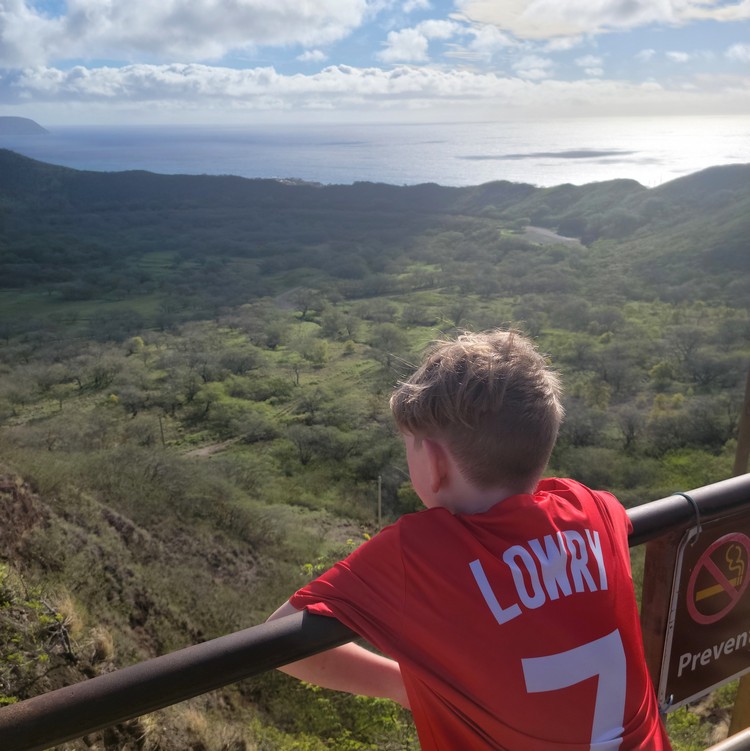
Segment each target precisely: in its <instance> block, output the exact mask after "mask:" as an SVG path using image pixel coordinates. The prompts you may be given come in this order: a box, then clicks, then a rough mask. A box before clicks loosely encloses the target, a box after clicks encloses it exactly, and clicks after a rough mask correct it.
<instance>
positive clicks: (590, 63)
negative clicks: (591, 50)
mask: <svg viewBox="0 0 750 751" xmlns="http://www.w3.org/2000/svg"><path fill="white" fill-rule="evenodd" d="M603 62H604V60H603V58H601V57H598V56H597V55H584V56H583V57H578V58H576V60H575V64H576V65H577V66H578V67H579V68H583V72H584V73H585V74H586V75H587V76H594V77H597V78H598V77H599V76H602V75H604V68H603V67H602V63H603Z"/></svg>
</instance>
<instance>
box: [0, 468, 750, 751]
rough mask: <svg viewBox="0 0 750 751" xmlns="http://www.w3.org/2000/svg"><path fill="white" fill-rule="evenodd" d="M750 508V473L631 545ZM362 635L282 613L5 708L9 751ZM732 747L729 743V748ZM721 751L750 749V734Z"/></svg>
mask: <svg viewBox="0 0 750 751" xmlns="http://www.w3.org/2000/svg"><path fill="white" fill-rule="evenodd" d="M743 507H746V508H747V507H750V474H746V475H741V476H739V477H733V478H731V479H728V480H723V481H722V482H718V483H715V484H713V485H706V486H704V487H701V488H697V489H695V490H691V491H689V492H688V493H680V494H677V493H676V494H674V495H671V496H668V497H666V498H662V499H660V500H658V501H652V502H651V503H646V504H644V505H642V506H638V507H636V508H633V509H630V510H629V511H628V515H629V517H630V520H631V522H632V524H633V531H632V533H631V535H630V546H631V547H633V546H636V545H640V544H642V543H645V542H648V541H649V540H653V539H655V538H656V537H659V536H661V535H663V534H665V533H667V532H679V531H680V530H681V529H688V528H689V527H691V526H694V525H695V524H696V522H697V521H698V518H699V519H700V521H709V520H711V519H715V518H718V517H721V516H724V515H726V514H729V513H732V512H736V511H739V510H740V509H742V508H743ZM354 637H355V634H354V632H352V631H351V630H350V629H348V628H347V627H346V626H344V625H343V624H342V623H340V622H338V621H336V620H335V619H333V618H326V617H323V616H314V615H309V614H307V613H298V614H296V615H291V616H287V617H286V618H280V619H278V620H275V621H271V622H269V623H264V624H261V625H259V626H254V627H252V628H248V629H245V630H244V631H239V632H237V633H234V634H230V635H228V636H222V637H220V638H218V639H213V640H211V641H207V642H204V643H202V644H196V645H193V646H191V647H186V648H185V649H181V650H178V651H176V652H172V653H170V654H167V655H163V656H161V657H156V658H154V659H152V660H147V661H145V662H141V663H138V664H136V665H132V666H130V667H126V668H122V669H121V670H117V671H115V672H113V673H107V674H105V675H101V676H98V677H96V678H91V679H90V680H87V681H83V682H81V683H76V684H74V685H72V686H68V687H65V688H61V689H57V690H56V691H50V692H49V693H46V694H42V695H41V696H37V697H34V698H32V699H27V700H26V701H22V702H19V703H18V704H12V705H10V706H7V707H5V708H3V709H0V749H2V751H44V749H48V748H50V747H51V746H55V745H58V744H60V743H64V742H65V741H69V740H72V739H74V738H79V737H81V736H83V735H88V734H89V733H92V732H94V731H96V730H101V729H102V728H105V727H109V726H111V725H116V724H118V723H120V722H125V721H126V720H130V719H133V718H134V717H139V716H140V715H143V714H148V713H149V712H153V711H155V710H157V709H163V708H164V707H167V706H169V705H172V704H176V703H178V702H180V701H184V700H186V699H190V698H192V697H194V696H198V695H199V694H203V693H206V692H208V691H213V690H214V689H217V688H221V687H222V686H226V685H229V684H230V683H234V682H236V681H239V680H241V679H244V678H250V677H252V676H255V675H258V674H260V673H263V672H266V671H267V670H271V669H273V668H277V667H279V666H281V665H286V664H287V663H289V662H294V661H295V660H299V659H302V658H303V657H308V656H310V655H313V654H316V653H318V652H322V651H324V650H326V649H330V648H331V647H335V646H338V645H340V644H344V643H346V642H348V641H351V640H352V639H353V638H354ZM725 744H729V745H726V747H725ZM715 748H716V751H719V749H721V751H744V750H746V749H750V731H748V732H747V733H739V734H737V736H733V738H732V739H728V740H727V741H726V742H725V743H724V744H719V746H718V747H715Z"/></svg>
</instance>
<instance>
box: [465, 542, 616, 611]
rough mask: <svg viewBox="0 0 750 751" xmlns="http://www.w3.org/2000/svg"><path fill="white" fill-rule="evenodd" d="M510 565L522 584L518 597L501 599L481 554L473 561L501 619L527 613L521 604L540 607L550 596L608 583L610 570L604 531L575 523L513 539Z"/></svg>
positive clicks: (591, 589)
mask: <svg viewBox="0 0 750 751" xmlns="http://www.w3.org/2000/svg"><path fill="white" fill-rule="evenodd" d="M502 560H503V562H504V563H505V565H506V566H507V567H508V568H509V569H510V573H511V575H512V577H513V583H514V585H515V590H516V598H515V601H514V602H512V603H509V602H507V599H510V598H507V595H506V597H505V598H504V599H506V602H505V605H501V604H500V602H499V600H498V598H497V596H496V595H495V592H494V591H493V589H492V586H491V585H490V582H489V580H488V579H487V575H486V574H485V572H484V568H483V567H482V563H481V561H480V560H479V559H478V558H477V559H476V560H475V561H472V562H471V563H470V564H469V567H470V568H471V573H472V574H473V575H474V579H475V580H476V583H477V585H478V586H479V590H480V591H481V593H482V596H483V597H484V600H485V602H486V603H487V605H488V607H489V609H490V610H491V611H492V614H493V615H494V616H495V619H496V620H497V622H498V623H500V624H503V623H507V622H508V621H510V620H512V619H513V618H516V617H517V616H519V615H521V612H522V611H521V606H523V607H524V608H528V609H534V608H539V607H541V606H542V605H544V603H545V602H548V601H549V600H557V599H558V598H559V597H560V596H563V597H568V596H569V595H572V594H573V593H575V592H586V591H588V592H596V591H597V590H600V589H607V572H606V570H605V568H604V555H603V554H602V546H601V542H600V540H599V533H598V532H596V531H592V530H590V529H584V530H583V534H581V532H578V531H576V530H573V529H570V530H565V531H558V532H557V533H556V534H555V535H554V536H553V535H546V536H545V537H544V538H542V539H541V540H539V539H535V540H529V541H528V542H526V543H525V544H523V545H512V546H511V547H509V548H508V549H507V550H506V551H505V552H504V553H503V556H502Z"/></svg>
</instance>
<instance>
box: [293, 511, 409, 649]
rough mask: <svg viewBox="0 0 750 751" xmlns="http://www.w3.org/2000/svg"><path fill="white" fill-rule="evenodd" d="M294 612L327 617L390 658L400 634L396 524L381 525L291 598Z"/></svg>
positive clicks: (401, 595) (400, 574) (400, 572)
mask: <svg viewBox="0 0 750 751" xmlns="http://www.w3.org/2000/svg"><path fill="white" fill-rule="evenodd" d="M290 602H291V604H292V605H293V606H294V607H295V608H297V609H298V610H302V609H307V610H308V611H309V612H311V613H315V614H318V615H326V616H332V617H334V618H336V619H338V620H340V621H341V622H342V623H344V624H345V625H346V626H348V627H349V628H351V629H352V630H353V631H355V632H357V633H358V634H359V635H360V636H362V637H364V638H365V639H367V641H369V642H370V643H371V644H374V645H375V646H376V647H377V648H378V649H380V650H381V651H383V652H385V653H386V654H391V653H392V652H393V648H392V644H393V641H394V639H396V638H397V636H396V635H397V634H398V633H399V632H400V630H401V628H400V626H401V619H402V616H403V604H404V568H403V562H402V558H401V549H400V525H399V524H398V523H396V524H394V525H392V526H390V527H386V528H385V529H383V530H382V531H381V532H379V533H378V534H377V535H376V536H375V537H373V538H372V539H371V540H368V541H367V542H365V543H364V544H362V545H360V547H359V548H357V549H356V550H355V551H354V552H353V553H351V554H350V555H349V556H347V557H346V558H345V559H344V560H342V561H339V562H338V563H336V564H335V565H334V566H333V567H332V568H331V569H329V570H328V571H326V572H325V573H324V574H323V575H321V576H320V577H318V578H317V579H314V580H313V581H311V582H310V583H309V584H307V585H305V586H304V587H302V588H301V589H299V590H298V591H297V592H295V594H294V595H292V597H291V598H290Z"/></svg>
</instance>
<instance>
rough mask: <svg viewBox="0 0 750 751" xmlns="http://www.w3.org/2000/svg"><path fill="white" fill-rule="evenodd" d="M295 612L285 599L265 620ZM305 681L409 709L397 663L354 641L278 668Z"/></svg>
mask: <svg viewBox="0 0 750 751" xmlns="http://www.w3.org/2000/svg"><path fill="white" fill-rule="evenodd" d="M297 612H299V611H298V610H297V608H295V607H294V606H293V605H292V604H291V603H290V602H288V601H287V602H285V603H284V604H283V605H282V606H281V607H280V608H279V609H278V610H277V611H276V612H275V613H273V614H272V615H271V616H270V617H269V618H268V620H269V621H272V620H274V619H275V618H283V617H284V616H285V615H293V614H294V613H297ZM279 670H281V671H282V672H284V673H288V674H289V675H293V676H294V677H295V678H299V679H300V680H302V681H306V682H307V683H314V684H315V685H316V686H322V687H323V688H332V689H335V690H337V691H348V692H349V693H350V694H358V695H360V696H375V697H378V698H381V699H391V700H393V701H395V702H398V703H399V704H401V705H402V706H403V707H406V708H407V709H408V708H409V700H408V698H407V696H406V688H405V687H404V682H403V680H402V678H401V670H400V668H399V666H398V663H397V662H395V661H394V660H390V659H388V658H387V657H381V656H380V655H377V654H374V653H373V652H370V651H368V650H367V649H364V648H363V647H360V646H358V645H356V644H344V645H343V646H341V647H336V648H334V649H329V650H328V651H326V652H321V653H320V654H317V655H313V656H312V657H306V658H305V659H304V660H299V661H298V662H292V663H290V664H289V665H284V666H283V667H281V668H279Z"/></svg>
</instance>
